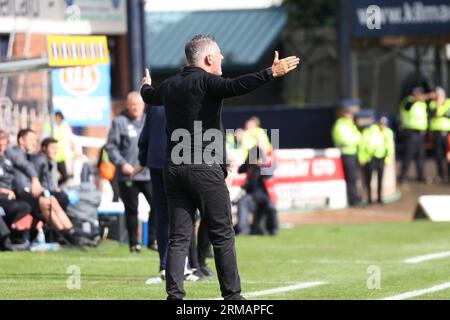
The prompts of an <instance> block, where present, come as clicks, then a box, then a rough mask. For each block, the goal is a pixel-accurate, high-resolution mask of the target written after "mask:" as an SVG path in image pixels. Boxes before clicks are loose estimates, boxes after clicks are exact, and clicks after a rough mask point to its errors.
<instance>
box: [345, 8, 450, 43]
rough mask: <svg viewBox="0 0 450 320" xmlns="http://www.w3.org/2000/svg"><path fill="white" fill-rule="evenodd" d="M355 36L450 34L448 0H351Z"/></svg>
mask: <svg viewBox="0 0 450 320" xmlns="http://www.w3.org/2000/svg"><path fill="white" fill-rule="evenodd" d="M352 21H353V36H354V37H356V38H365V37H382V36H426V35H430V36H437V35H450V1H449V0H422V1H416V0H352Z"/></svg>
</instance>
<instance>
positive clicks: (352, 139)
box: [331, 100, 361, 206]
mask: <svg viewBox="0 0 450 320" xmlns="http://www.w3.org/2000/svg"><path fill="white" fill-rule="evenodd" d="M358 108H359V102H358V101H354V100H345V101H341V109H340V110H339V111H338V119H337V120H336V122H335V124H334V126H333V128H332V131H331V135H332V138H333V142H334V145H335V147H336V148H339V150H340V151H341V158H342V164H343V166H344V175H345V183H346V185H347V199H348V204H349V205H350V206H357V205H361V195H360V194H359V191H358V181H359V180H360V169H359V164H358V158H357V154H358V145H359V143H360V141H361V133H360V132H359V130H358V128H357V127H356V124H355V121H354V112H355V110H357V109H358Z"/></svg>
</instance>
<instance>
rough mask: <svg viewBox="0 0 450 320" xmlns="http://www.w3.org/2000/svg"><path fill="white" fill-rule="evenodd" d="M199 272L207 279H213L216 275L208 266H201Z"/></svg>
mask: <svg viewBox="0 0 450 320" xmlns="http://www.w3.org/2000/svg"><path fill="white" fill-rule="evenodd" d="M198 270H199V271H200V272H201V273H202V274H203V275H204V276H205V277H211V276H213V275H214V272H212V270H211V269H210V268H209V267H208V266H207V265H204V266H200V268H198Z"/></svg>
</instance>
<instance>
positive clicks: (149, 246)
mask: <svg viewBox="0 0 450 320" xmlns="http://www.w3.org/2000/svg"><path fill="white" fill-rule="evenodd" d="M148 248H149V249H150V250H153V251H158V244H157V243H156V241H152V242H151V243H150V244H149V245H148Z"/></svg>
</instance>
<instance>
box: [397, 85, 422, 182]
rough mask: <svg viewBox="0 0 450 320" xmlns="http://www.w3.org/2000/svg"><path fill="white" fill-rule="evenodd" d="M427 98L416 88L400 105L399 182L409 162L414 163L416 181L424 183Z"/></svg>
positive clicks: (420, 89)
mask: <svg viewBox="0 0 450 320" xmlns="http://www.w3.org/2000/svg"><path fill="white" fill-rule="evenodd" d="M427 99H428V96H427V95H426V94H424V92H423V89H422V88H420V87H416V88H414V89H413V90H412V94H411V95H410V96H408V97H406V98H405V99H403V101H402V102H401V103H400V118H401V125H402V130H403V161H402V168H401V173H400V177H399V182H400V183H403V182H404V181H405V179H406V176H407V175H408V169H409V164H410V163H411V160H413V159H414V160H415V161H416V169H417V180H418V181H420V182H425V173H424V165H425V134H426V131H427V129H428V106H427V103H426V100H427Z"/></svg>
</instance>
